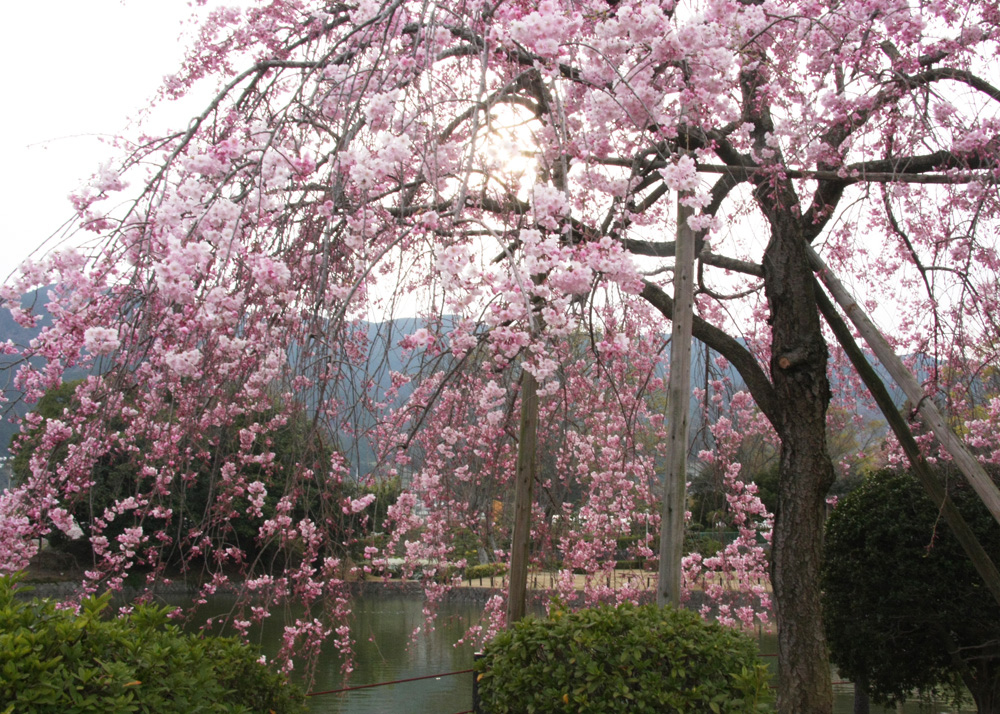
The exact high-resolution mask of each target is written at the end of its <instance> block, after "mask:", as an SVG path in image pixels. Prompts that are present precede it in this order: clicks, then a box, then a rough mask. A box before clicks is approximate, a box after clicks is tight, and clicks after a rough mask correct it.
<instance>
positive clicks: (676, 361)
mask: <svg viewBox="0 0 1000 714" xmlns="http://www.w3.org/2000/svg"><path fill="white" fill-rule="evenodd" d="M684 195H685V194H680V195H679V196H678V200H677V254H676V262H675V264H674V315H673V326H672V329H671V337H670V379H669V383H668V386H667V408H668V410H669V415H670V416H669V418H670V436H669V439H670V441H669V444H668V453H667V471H666V474H665V475H664V483H663V511H662V517H661V521H660V571H659V577H658V579H657V588H656V602H657V603H658V604H660V605H664V604H666V603H671V604H672V605H676V606H679V605H680V602H681V559H682V558H683V557H684V513H685V511H686V510H687V496H686V490H687V451H688V421H689V418H690V413H691V323H692V321H693V316H694V231H692V230H691V227H690V226H689V225H688V218H689V217H690V216H692V215H693V214H694V211H693V209H691V208H690V207H688V206H685V205H684V204H683V203H682V202H681V199H682V198H683V196H684Z"/></svg>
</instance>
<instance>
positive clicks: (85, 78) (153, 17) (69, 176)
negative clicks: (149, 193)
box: [0, 0, 192, 281]
mask: <svg viewBox="0 0 1000 714" xmlns="http://www.w3.org/2000/svg"><path fill="white" fill-rule="evenodd" d="M191 13H192V9H191V7H190V6H189V3H188V0H48V1H47V2H45V3H42V4H38V3H28V2H8V3H5V5H4V9H3V25H2V26H3V29H2V30H0V37H2V41H0V66H2V67H4V71H3V73H2V75H0V96H2V97H3V107H4V109H3V111H2V112H0V157H2V167H3V168H2V171H0V216H2V220H0V281H2V280H4V279H6V277H7V275H8V274H9V273H10V272H11V271H12V270H13V269H14V268H15V267H16V266H17V265H18V264H19V263H20V262H21V261H22V260H23V259H24V258H26V257H28V256H29V255H30V254H31V252H32V251H33V250H35V249H36V248H37V247H38V246H39V245H40V244H41V243H42V242H43V241H45V240H46V238H48V236H49V235H51V234H52V233H53V231H55V230H57V229H58V228H59V227H60V226H61V225H62V224H63V223H64V222H65V221H66V219H68V218H70V217H71V216H72V210H71V207H70V205H69V202H68V201H67V199H66V196H67V195H68V194H69V193H70V192H71V191H73V190H74V189H75V188H77V187H78V186H79V185H80V184H81V183H84V182H85V181H86V179H87V178H88V177H89V176H90V174H91V173H93V171H94V170H95V169H96V168H97V166H98V165H99V164H100V163H101V162H102V161H104V160H107V159H108V158H111V157H113V156H114V153H113V150H112V149H111V148H110V147H108V146H106V145H105V144H103V143H102V142H101V138H102V137H107V136H111V135H121V134H126V135H131V134H134V132H135V127H134V126H130V119H131V118H133V117H136V116H137V115H138V114H139V112H140V111H141V110H142V108H143V107H144V106H148V105H149V101H150V99H152V98H153V97H154V96H155V93H156V90H157V88H158V87H159V84H160V80H161V79H162V77H163V76H164V75H166V74H170V73H171V72H173V71H174V70H175V69H176V68H177V67H178V66H179V63H180V61H181V59H182V57H183V53H184V52H183V50H184V47H185V45H184V43H182V42H180V41H179V39H180V37H181V35H182V33H185V32H189V30H190V28H189V25H187V24H186V23H185V20H187V19H189V18H190V17H191V16H192V15H191ZM178 117H179V115H178ZM161 121H162V120H161Z"/></svg>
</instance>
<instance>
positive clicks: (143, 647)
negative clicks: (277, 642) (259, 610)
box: [0, 576, 307, 714]
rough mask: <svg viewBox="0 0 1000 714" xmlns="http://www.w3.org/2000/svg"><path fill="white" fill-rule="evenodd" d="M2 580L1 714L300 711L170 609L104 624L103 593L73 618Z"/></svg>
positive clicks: (244, 659) (280, 684)
mask: <svg viewBox="0 0 1000 714" xmlns="http://www.w3.org/2000/svg"><path fill="white" fill-rule="evenodd" d="M16 589H17V587H16V579H15V578H13V577H10V576H5V577H0V714H98V713H100V714H104V713H105V712H115V714H119V713H122V714H124V713H127V712H139V713H141V714H147V713H148V714H174V713H175V712H176V714H194V713H205V714H216V713H218V714H223V713H224V714H236V713H237V712H245V713H247V714H251V713H252V714H260V713H261V712H264V713H266V712H272V711H273V712H274V714H299V713H301V712H305V711H307V710H306V707H305V705H304V697H303V695H302V694H301V692H300V691H299V690H298V688H296V687H293V686H292V685H289V684H288V683H287V682H286V680H285V677H284V676H283V675H280V674H278V673H277V672H274V671H272V670H271V669H270V668H268V667H267V666H266V665H264V664H261V663H260V662H258V658H259V653H257V652H256V651H255V650H254V649H253V648H251V647H249V646H247V645H244V644H242V643H240V642H238V641H237V640H235V639H232V638H219V637H199V636H197V635H191V634H186V633H184V632H182V631H181V630H180V629H179V628H178V627H177V626H175V625H171V624H169V622H168V618H167V615H168V614H169V612H170V609H169V608H157V607H153V606H146V605H140V606H137V607H135V609H134V610H133V612H132V613H131V614H129V615H127V616H123V617H117V618H109V617H106V616H105V615H106V610H107V606H108V602H109V600H110V596H109V595H108V594H105V595H103V596H101V597H98V598H91V599H88V600H85V601H84V602H83V604H82V606H81V608H80V612H79V614H77V613H74V612H73V611H72V610H67V609H58V608H57V607H56V604H55V603H54V602H52V601H49V600H39V599H34V600H31V601H28V600H26V599H24V598H22V597H15V590H16Z"/></svg>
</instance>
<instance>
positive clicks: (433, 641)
mask: <svg viewBox="0 0 1000 714" xmlns="http://www.w3.org/2000/svg"><path fill="white" fill-rule="evenodd" d="M178 604H179V603H178ZM229 605H230V603H228V602H227V601H226V600H224V599H222V598H219V599H218V600H217V601H216V602H212V603H210V605H209V609H208V610H207V614H213V613H222V612H225V611H226V610H227V609H228V607H229ZM422 608H423V602H422V600H421V599H419V598H417V597H413V596H386V597H358V598H356V599H355V600H354V603H353V608H352V617H351V623H350V625H351V635H352V637H353V638H354V641H355V643H356V645H355V660H354V671H353V672H352V673H351V674H350V675H349V676H348V677H346V678H345V676H344V675H343V674H342V672H341V665H342V664H343V660H342V658H341V656H340V655H339V653H337V652H336V651H334V650H333V648H327V649H326V650H325V651H324V652H323V654H322V656H321V657H320V661H319V663H318V665H317V669H316V673H315V680H314V682H313V685H312V687H311V688H310V690H311V691H312V692H326V691H329V690H333V689H341V688H343V687H359V686H363V685H368V684H377V683H380V682H391V681H397V680H402V679H411V678H414V677H424V676H427V675H441V674H446V673H449V672H458V671H461V670H465V669H469V668H471V667H472V661H473V649H472V647H470V646H459V647H456V646H455V645H454V642H455V641H456V640H458V639H459V637H461V636H462V634H464V633H465V631H466V630H467V629H468V627H469V626H470V625H472V624H475V623H476V622H478V621H479V617H480V613H481V611H482V607H481V605H479V604H476V603H472V602H446V603H442V605H441V606H440V608H439V616H438V618H437V620H436V623H435V626H434V629H433V630H431V631H429V632H428V631H427V630H426V623H425V621H424V615H423V612H422ZM417 628H421V632H420V633H419V635H418V636H417V637H413V633H414V630H416V629H417ZM280 636H281V627H280V623H278V622H274V623H271V624H270V625H269V626H267V627H265V629H264V630H263V631H262V632H261V633H260V639H261V648H262V650H263V651H264V653H265V654H266V655H268V657H273V656H274V654H275V653H276V652H277V650H278V645H279V642H280ZM760 648H761V654H762V656H764V657H765V661H766V662H767V663H768V665H769V666H770V667H772V668H775V667H776V664H777V662H776V659H775V657H773V654H774V653H775V652H776V649H777V642H776V639H775V637H774V636H773V635H769V634H766V633H765V634H763V635H761V636H760ZM833 678H834V681H835V682H837V681H838V680H839V679H840V678H839V675H837V674H836V673H834V675H833ZM834 690H835V702H834V713H835V714H851V713H852V712H853V701H854V698H853V686H852V685H850V684H849V683H838V684H836V685H835V687H834ZM309 704H310V708H311V710H312V712H314V713H315V714H382V713H383V712H405V713H406V714H425V713H426V714H459V713H460V712H468V711H469V710H471V708H472V674H471V673H466V674H458V675H453V676H443V677H440V678H438V677H434V678H431V679H422V680H419V681H414V682H403V683H398V684H392V685H388V686H379V687H372V688H367V689H360V690H356V691H351V692H344V693H340V694H319V695H317V696H313V697H310V699H309ZM969 706H970V707H971V703H970V705H969ZM903 711H904V712H905V713H906V714H931V713H933V714H939V713H940V712H951V711H954V710H953V708H949V707H948V706H947V705H944V704H940V703H935V704H921V703H918V702H910V703H907V705H906V707H905V708H904V710H903ZM963 711H966V712H967V711H974V709H972V708H968V709H964V710H963ZM871 712H872V714H896V712H897V710H896V709H895V708H892V709H883V708H881V707H877V706H875V705H872V707H871Z"/></svg>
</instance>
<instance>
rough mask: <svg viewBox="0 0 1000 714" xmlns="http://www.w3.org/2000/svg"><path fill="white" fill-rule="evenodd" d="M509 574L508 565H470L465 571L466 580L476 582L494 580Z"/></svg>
mask: <svg viewBox="0 0 1000 714" xmlns="http://www.w3.org/2000/svg"><path fill="white" fill-rule="evenodd" d="M506 572H507V564H506V563H481V564H479V565H470V566H469V567H468V568H466V569H465V578H466V579H467V580H475V579H477V578H493V577H496V576H498V575H503V574H504V573H506Z"/></svg>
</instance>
